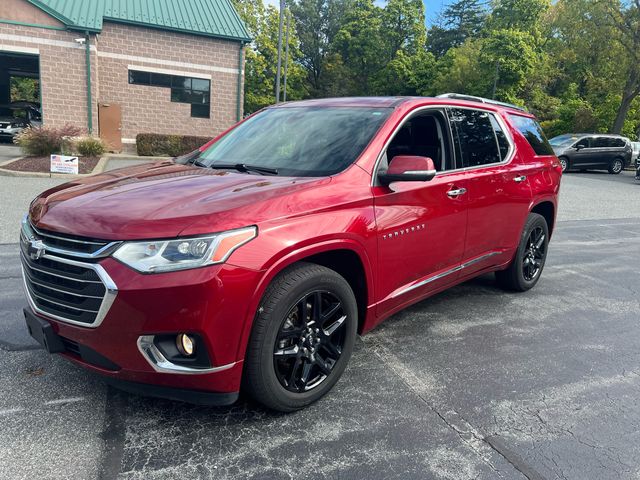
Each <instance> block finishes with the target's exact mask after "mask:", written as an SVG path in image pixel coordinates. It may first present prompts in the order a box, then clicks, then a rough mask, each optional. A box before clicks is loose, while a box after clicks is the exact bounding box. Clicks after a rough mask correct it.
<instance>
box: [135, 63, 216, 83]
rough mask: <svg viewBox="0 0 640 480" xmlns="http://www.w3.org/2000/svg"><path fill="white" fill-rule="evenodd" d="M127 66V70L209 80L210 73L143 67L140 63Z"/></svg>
mask: <svg viewBox="0 0 640 480" xmlns="http://www.w3.org/2000/svg"><path fill="white" fill-rule="evenodd" d="M127 68H128V69H129V70H138V71H141V72H151V73H166V74H167V75H180V76H181V77H194V78H203V79H205V80H211V74H209V73H194V72H185V71H184V70H169V69H166V68H156V67H143V66H141V65H127Z"/></svg>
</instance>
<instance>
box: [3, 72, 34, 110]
mask: <svg viewBox="0 0 640 480" xmlns="http://www.w3.org/2000/svg"><path fill="white" fill-rule="evenodd" d="M10 78H11V79H10V81H9V85H10V87H9V91H10V95H11V101H12V102H17V101H24V102H34V103H40V82H39V81H38V80H37V79H35V78H27V77H13V76H12V77H10Z"/></svg>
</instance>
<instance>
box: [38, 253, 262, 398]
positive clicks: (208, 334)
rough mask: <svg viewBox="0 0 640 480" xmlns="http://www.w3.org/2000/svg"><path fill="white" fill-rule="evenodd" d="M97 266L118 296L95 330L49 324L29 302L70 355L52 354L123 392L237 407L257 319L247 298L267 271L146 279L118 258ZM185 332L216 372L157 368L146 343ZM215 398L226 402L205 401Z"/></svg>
mask: <svg viewBox="0 0 640 480" xmlns="http://www.w3.org/2000/svg"><path fill="white" fill-rule="evenodd" d="M99 265H100V266H101V267H102V268H103V269H104V270H105V272H107V274H108V276H109V277H110V278H111V279H112V280H113V283H114V286H115V287H116V288H117V291H116V294H115V298H114V299H113V301H112V302H111V305H110V307H109V309H108V311H107V312H106V314H105V316H104V318H103V319H102V320H101V321H100V322H99V323H98V324H97V325H95V326H80V325H74V324H71V323H68V322H65V321H63V320H61V319H54V318H51V317H50V316H48V315H46V313H43V312H39V313H38V312H36V311H35V309H34V308H33V307H34V305H33V302H32V301H30V305H31V309H30V311H29V312H27V313H29V314H31V315H33V316H35V317H37V318H38V319H39V320H41V321H43V322H45V323H47V324H48V325H50V327H51V331H52V332H53V333H54V334H55V335H56V336H57V337H59V338H61V339H62V340H63V344H64V345H65V348H64V349H63V350H58V351H55V350H54V351H53V352H52V353H60V354H61V355H62V356H64V357H65V358H67V359H69V360H71V361H73V362H75V363H77V364H79V365H81V366H83V367H85V368H88V369H90V370H93V371H95V372H97V373H100V374H101V375H104V376H106V377H107V378H108V381H110V382H112V383H114V384H116V386H118V385H120V387H121V388H123V389H125V390H129V391H131V390H135V391H137V392H142V393H146V394H149V395H156V396H163V397H167V398H173V399H180V400H187V401H193V402H195V403H207V404H226V403H227V402H232V401H233V400H235V398H236V397H237V392H238V391H239V389H240V382H241V376H242V364H243V359H242V358H238V357H239V354H238V352H239V351H242V350H243V349H241V348H240V344H241V340H242V338H243V335H244V334H245V329H246V328H248V326H249V325H248V323H247V322H249V323H250V321H251V320H250V319H251V318H253V315H251V314H250V312H249V302H248V299H249V298H250V297H251V296H252V295H253V292H255V289H256V287H257V285H258V282H259V280H260V277H261V272H256V271H253V270H248V269H244V268H240V267H235V266H233V265H228V264H223V265H213V266H209V267H203V268H198V269H193V270H185V271H179V272H170V273H160V274H153V275H145V274H140V273H138V272H135V271H134V270H132V269H130V268H129V267H127V266H125V265H123V264H121V263H120V262H118V261H116V260H114V259H113V258H105V259H103V260H102V261H100V262H99ZM180 332H186V333H192V334H196V335H198V336H199V337H200V338H201V339H202V341H203V344H204V347H205V348H206V349H207V353H208V356H209V359H210V363H211V366H210V368H207V369H203V370H196V371H189V370H188V369H186V370H185V369H180V368H171V364H170V362H169V364H167V363H163V362H162V361H157V360H158V359H154V358H153V355H152V354H149V352H148V351H145V349H144V348H143V347H144V342H142V341H141V339H144V338H148V337H149V336H154V335H167V334H177V333H180ZM69 345H71V347H70V348H67V347H68V346H69ZM87 352H92V353H94V354H95V355H92V354H88V353H87ZM96 358H100V359H104V361H96V360H95V359H96ZM154 360H155V361H154ZM160 360H161V359H160ZM165 360H166V359H165ZM176 389H177V390H176ZM212 394H213V397H216V395H215V394H222V396H219V395H218V398H217V399H215V398H213V399H209V400H208V401H206V399H205V397H208V396H211V395H212Z"/></svg>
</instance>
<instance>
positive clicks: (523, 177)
mask: <svg viewBox="0 0 640 480" xmlns="http://www.w3.org/2000/svg"><path fill="white" fill-rule="evenodd" d="M526 179H527V176H526V175H520V176H519V177H516V178H514V179H513V181H514V182H518V183H520V182H524V181H525V180H526Z"/></svg>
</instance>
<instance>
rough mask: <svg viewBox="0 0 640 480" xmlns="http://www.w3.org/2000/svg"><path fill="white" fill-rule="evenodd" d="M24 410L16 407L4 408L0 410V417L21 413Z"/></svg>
mask: <svg viewBox="0 0 640 480" xmlns="http://www.w3.org/2000/svg"><path fill="white" fill-rule="evenodd" d="M23 410H24V408H22V407H17V408H5V409H4V410H0V415H9V414H11V413H18V412H21V411H23Z"/></svg>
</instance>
